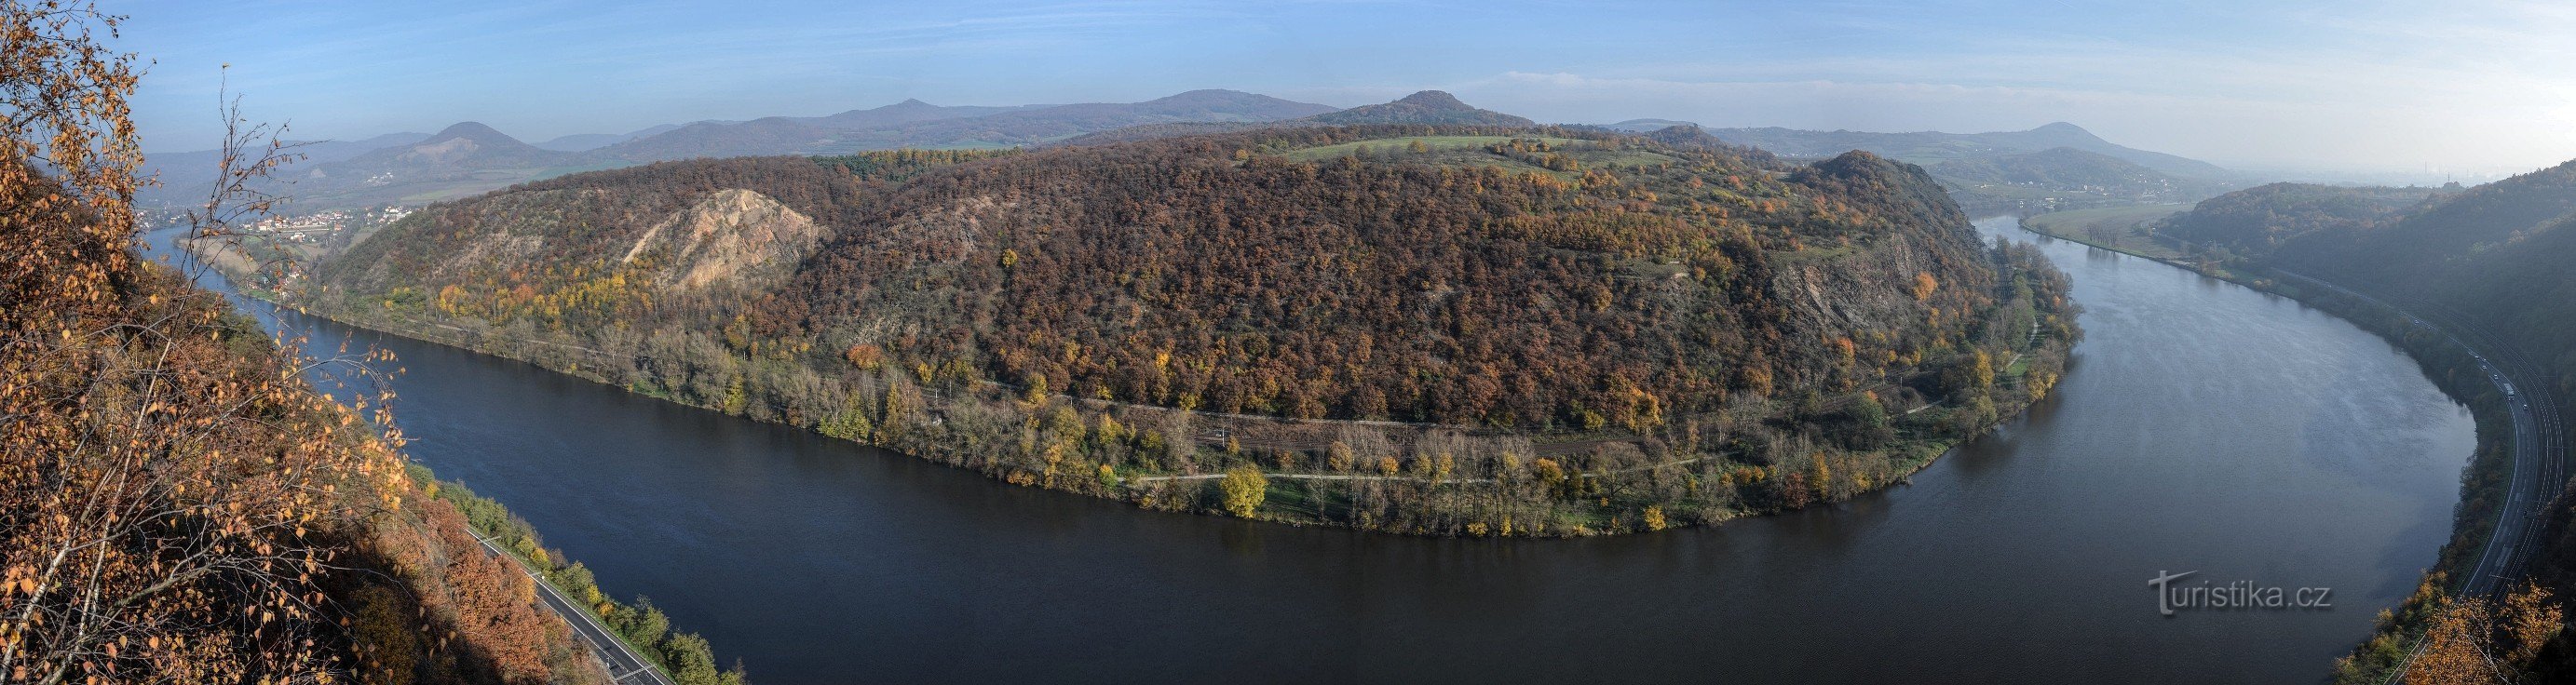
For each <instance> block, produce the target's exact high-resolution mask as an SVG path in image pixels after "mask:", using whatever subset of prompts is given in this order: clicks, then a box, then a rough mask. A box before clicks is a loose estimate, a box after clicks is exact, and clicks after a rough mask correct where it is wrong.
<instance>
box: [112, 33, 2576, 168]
mask: <svg viewBox="0 0 2576 685" xmlns="http://www.w3.org/2000/svg"><path fill="white" fill-rule="evenodd" d="M103 7H104V8H105V9H107V10H108V11H111V12H117V13H123V14H127V15H130V16H131V20H130V21H129V23H128V24H127V25H126V27H125V31H124V35H123V38H122V40H121V41H120V44H121V45H122V46H123V47H124V48H125V49H127V50H131V51H134V52H137V53H140V54H142V55H143V56H144V57H146V58H148V59H150V60H152V61H153V62H154V63H153V65H152V66H151V69H150V73H149V74H148V75H147V76H146V77H145V79H144V82H143V86H142V88H141V92H140V93H138V95H137V99H136V110H137V116H138V118H139V120H140V122H141V125H142V130H143V134H144V136H145V148H146V149H147V150H178V149H202V148H205V147H209V146H210V144H211V142H212V141H213V139H214V136H215V135H216V126H217V124H218V120H217V119H216V117H215V115H214V101H215V92H216V90H215V89H216V86H217V84H218V77H219V75H220V73H221V71H222V70H221V69H219V65H222V64H226V63H229V64H231V65H232V68H231V70H230V72H231V75H230V77H231V81H232V85H233V88H234V90H235V91H236V92H238V93H240V94H242V95H244V96H246V99H245V100H244V106H245V110H246V113H248V114H249V115H251V116H253V117H254V118H258V119H266V120H288V121H291V122H292V124H293V126H294V131H295V134H296V135H297V137H304V138H354V137H363V136H367V135H372V134H377V133H385V132H393V131H434V130H437V129H438V128H441V127H444V126H446V125H447V124H450V123H454V122H457V121H463V120H475V121H482V122H484V123H487V124H491V125H492V126H494V127H496V128H499V129H501V130H502V131H504V132H506V133H509V134H511V135H514V136H517V137H519V138H522V139H526V140H531V141H535V140H543V139H546V138H551V137H554V136H558V135H563V134H569V133H596V132H618V131H625V130H632V129H637V128H642V127H645V126H650V125H654V124H660V123H669V122H685V121H692V120H698V119H748V118H755V117H760V116H769V115H820V114H828V113H832V112H838V111H842V110H848V109H855V108H864V107H873V106H877V105H882V104H887V103H891V102H895V101H899V100H902V99H904V98H920V99H922V100H926V101H929V102H932V103H937V104H995V105H998V104H1022V103H1036V102H1048V103H1054V102H1104V101H1106V102H1126V101H1135V100H1143V99H1150V98H1154V97H1159V96H1163V95H1169V94H1172V93H1175V92H1179V91H1184V90H1190V89H1196V88H1231V89H1236V90H1246V91H1253V92H1259V93H1264V94H1269V95H1275V96H1279V97H1284V98H1289V99H1293V100H1302V101H1308V102H1320V103H1324V104H1330V105H1336V106H1345V107H1346V106H1351V105H1358V104H1365V103H1369V102H1378V101H1383V100H1387V99H1391V98H1394V97H1397V96H1401V95H1403V94H1405V93H1408V92H1412V91H1414V90H1420V89H1425V88H1438V89H1444V90H1448V91H1451V92H1453V93H1456V94H1458V96H1459V97H1461V98H1463V99H1465V100H1467V101H1468V102H1470V103H1473V104H1477V105H1479V106H1484V107H1488V108H1492V109H1498V110H1502V111H1507V112H1512V113H1515V114H1521V115H1524V116H1528V117H1531V118H1534V119H1538V120H1541V121H1551V122H1610V121H1618V120H1622V119H1629V118H1639V117H1660V118H1672V119H1684V120H1691V121H1698V122H1702V123H1705V124H1709V125H1713V126H1788V127H1796V128H1823V129H1834V128H1849V129H1854V130H1951V131H1970V130H1979V131H1982V130H2007V129H2022V128H2029V127H2032V126H2036V125H2039V124H2044V123H2047V122H2050V121H2059V120H2063V121H2071V122H2075V123H2077V124H2081V125H2083V126H2085V127H2087V128H2090V129H2092V130H2094V131H2095V132H2096V133H2099V134H2101V135H2103V136H2104V137H2106V138H2110V139H2112V140H2114V141H2116V142H2121V143H2125V144H2129V145H2133V146H2137V147H2145V148H2150V149H2157V150H2163V151H2168V152H2174V153H2178V154H2184V155H2189V156H2194V157H2199V158H2203V159H2208V160H2211V161H2215V162H2219V163H2221V164H2230V165H2236V166H2242V167H2250V168H2279V169H2328V168H2332V169H2351V170H2363V171H2386V170H2418V171H2420V170H2422V169H2426V168H2433V169H2437V170H2440V171H2458V172H2470V173H2476V172H2496V171H2519V170H2527V169H2530V168H2535V167H2539V166H2543V165H2548V164H2554V163H2557V162H2560V161H2565V160H2567V159H2569V158H2576V126H2571V125H2570V124H2571V123H2576V6H2571V5H2570V4H2568V3H2556V2H2529V1H2523V0H2471V1H2466V2H2438V3H2436V2H2420V1H2419V2H2379V1H2377V0H2346V1H2342V2H2281V3H2263V2H2249V1H2246V0H2238V1H2236V2H2196V1H2185V2H2138V1H2130V2H2114V3H2077V2H1777V3H1772V2H1700V3H1629V2H1522V3H1505V2H1366V1H1360V0H1322V1H1313V2H1295V1H1290V2H1268V3H1233V2H1070V3H1066V2H891V3H889V2H811V1H803V2H761V1H756V0H740V1H735V2H725V3H665V2H589V1H555V0H519V1H515V2H498V3H486V2H472V1H463V0H457V1H449V2H434V3H427V2H422V3H415V2H240V3H207V2H168V1H160V0H155V1H148V2H135V1H118V0H106V1H105V2H103Z"/></svg>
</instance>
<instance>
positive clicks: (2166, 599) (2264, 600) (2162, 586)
mask: <svg viewBox="0 0 2576 685" xmlns="http://www.w3.org/2000/svg"><path fill="white" fill-rule="evenodd" d="M2198 573H2200V572H2199V571H2184V572H2181V573H2170V574H2169V573H2165V572H2163V571H2157V572H2156V577H2155V578H2153V579H2149V580H2148V581H2147V586H2148V587H2153V588H2155V589H2156V613H2159V614H2163V615H2166V616H2172V615H2174V611H2175V610H2179V609H2218V610H2229V609H2332V608H2334V603H2333V596H2334V589H2333V588H2322V587H2302V588H2285V587H2279V586H2274V585H2257V584H2255V582H2254V581H2250V580H2239V581H2234V582H2229V583H2224V584H2212V583H2210V582H2209V581H2208V580H2207V579H2202V580H2201V581H2199V582H2197V583H2177V582H2175V581H2179V580H2182V579H2184V578H2187V577H2190V576H2192V575H2194V574H2198Z"/></svg>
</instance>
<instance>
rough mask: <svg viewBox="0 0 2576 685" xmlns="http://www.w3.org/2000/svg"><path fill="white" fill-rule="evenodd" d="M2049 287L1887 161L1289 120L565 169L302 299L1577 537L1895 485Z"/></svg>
mask: <svg viewBox="0 0 2576 685" xmlns="http://www.w3.org/2000/svg"><path fill="white" fill-rule="evenodd" d="M684 226H685V227H690V228H688V229H686V231H685V233H687V234H688V235H692V236H697V238H694V239H696V240H699V241H700V243H701V244H706V245H721V244H733V245H772V246H780V245H781V243H779V242H777V241H774V240H768V239H762V238H757V237H756V236H777V235H795V236H805V235H817V236H819V240H818V241H817V244H818V246H817V247H815V248H814V249H812V250H811V251H810V252H809V251H808V250H806V249H804V248H801V247H797V248H794V249H780V250H770V251H763V250H756V249H732V248H726V249H717V250H713V251H711V252H707V251H702V253H705V254H725V255H731V256H729V257H726V258H724V259H719V260H716V261H714V262H709V261H707V260H705V259H703V258H700V257H691V256H687V255H688V254H690V252H689V250H686V249H679V250H673V249H667V248H664V247H660V246H661V245H664V244H666V243H667V242H668V241H669V240H670V239H671V237H672V236H673V235H675V232H679V231H681V228H680V227H684ZM797 244H800V243H797V242H796V241H788V242H787V243H786V245H791V246H792V245H797ZM657 255H664V256H657ZM2007 259H2008V260H2012V261H2014V262H2016V263H2017V264H2018V266H2016V267H2015V268H2014V269H2013V273H2015V274H2016V277H2015V278H2014V279H2013V280H2012V281H2011V282H1998V281H1997V275H1996V274H1997V273H1998V263H1999V262H1998V260H2007ZM710 264H714V265H715V266H712V267H711V266H709V265H710ZM709 269H714V270H713V271H709ZM781 273H784V274H786V275H785V277H784V278H783V279H781V278H778V277H777V276H775V275H774V274H781ZM2053 273H2054V272H2053V271H2050V270H2048V269H2046V267H2045V265H2044V264H2040V263H2037V262H2036V257H2035V256H2033V255H2030V254H2020V253H2015V254H1997V253H1993V252H1991V251H1990V250H1988V249H1987V248H1986V247H1985V246H1984V245H1982V244H1981V243H1980V242H1979V241H1978V239H1977V238H1976V236H1975V233H1974V231H1973V229H1972V228H1970V227H1969V226H1968V225H1967V223H1966V221H1965V219H1964V217H1962V216H1960V214H1959V213H1958V211H1957V210H1956V209H1955V208H1954V207H1953V206H1952V205H1951V204H1950V202H1949V201H1948V199H1947V196H1946V195H1944V194H1943V193H1942V192H1941V190H1940V189H1939V188H1938V186H1936V185H1934V184H1933V183H1931V182H1930V180H1929V179H1928V177H1927V176H1925V175H1924V174H1923V172H1922V171H1921V170H1920V169H1918V168H1914V167H1911V166H1908V165H1904V164H1901V163H1896V162H1890V161H1887V160H1883V159H1879V158H1877V157H1874V156H1871V155H1868V154H1865V153H1859V154H1852V155H1845V156H1842V157H1838V158H1835V159H1832V160H1828V161H1826V162H1822V163H1818V164H1815V165H1812V166H1803V167H1793V166H1776V165H1774V163H1771V162H1768V161H1763V159H1759V158H1748V157H1745V156H1740V155H1738V154H1737V153H1736V152H1735V151H1734V150H1733V149H1732V148H1713V147H1702V148H1693V147H1675V146H1668V145H1665V144H1662V143H1658V142H1655V141H1652V140H1647V139H1642V138H1633V137H1624V136H1613V135H1605V134H1600V133H1585V132H1579V131H1556V130H1552V129H1550V130H1538V131H1528V130H1519V129H1497V128H1476V127H1449V128H1426V127H1422V126H1382V127H1374V128H1371V127H1357V128H1343V127H1293V128H1279V129H1266V130H1258V131H1249V132H1240V133H1230V134H1223V135H1213V136H1194V137H1181V138H1166V139H1157V140H1151V141H1146V142H1139V143H1125V144H1115V145H1101V146H1090V147H1058V148H1049V149H1044V150H1039V151H1032V152H1025V153H1018V154H995V153H957V152H945V153H938V152H895V153H868V154H862V155H856V156H848V157H825V158H818V159H812V160H807V159H796V158H760V159H731V160H703V161H691V162H676V163H663V164H655V165H650V166H644V167H636V168H630V169H622V170H617V171H608V172H599V173H593V174H582V175H575V176H568V177H564V178H558V179H552V180H548V181H543V182H538V183H531V184H526V185H522V186H519V187H516V188H512V189H510V190H507V191H504V192H499V193H494V194H490V195H486V196H483V197H479V198H474V199H471V200H466V201H460V202H452V203H445V204H441V205H437V206H433V207H431V208H429V209H427V210H424V211H422V212H421V213H419V214H416V215H414V216H413V217H411V218H408V219H405V220H404V221H402V222H399V223H397V224H396V225H395V226H394V227H392V228H389V229H387V230H386V231H385V232H384V233H383V234H382V235H380V236H379V237H377V238H375V239H371V240H369V241H367V242H365V243H362V244H360V245H359V246H358V247H357V248H356V249H353V250H351V251H350V252H349V253H347V254H346V255H345V256H343V257H341V258H339V259H335V260H333V261H330V262H326V263H324V264H322V265H320V268H319V269H318V270H317V271H315V272H314V276H313V278H312V282H311V283H308V284H305V285H304V286H303V287H302V288H301V289H300V294H298V295H295V296H294V297H295V298H296V301H297V302H298V303H300V304H303V305H305V306H308V307H311V308H313V309H314V310H315V311H319V312H324V313H327V314H329V315H331V316H334V317H339V318H344V319H346V320H350V321H353V322H357V323H360V324H363V325H368V326H374V327H380V328H386V329H390V330H396V331H401V332H405V333H406V334H411V335H419V336H423V337H430V338H432V339H438V340H445V341H448V342H451V343H455V344H461V345H466V346H470V347H475V348H477V349H484V350H489V351H493V352H498V353H502V354H508V355H511V356H515V357H520V358H523V359H529V360H531V361H535V362H537V363H540V364H544V365H547V366H550V367H552V368H556V369H559V370H565V371H569V372H575V373H580V374H583V375H586V376H590V377H593V378H597V379H600V380H603V381H606V382H610V383H614V384H617V385H620V386H624V387H628V388H631V389H635V390H637V391H639V392H645V393H648V394H654V395H658V396H663V397H669V398H671V399H674V400H678V401H681V402H686V403H690V404H696V405H700V406H706V407H711V408H716V409H719V410H723V411H727V412H730V413H737V414H742V415H745V416H750V417H753V418H758V419H763V420H770V421H778V422H783V423H788V424H791V425H797V426H803V427H808V428H812V429H814V430H817V431H821V432H824V433H827V434H831V435H836V436H840V437H846V438H851V439H857V440H863V441H868V442H873V443H876V444H880V445H886V446H889V447H893V448H896V449H900V450H903V451H906V452H910V453H913V454H918V455H922V456H924V457H928V458H931V459H935V460H939V461H943V462H947V463H951V464H955V465H958V466H963V467H967V468H973V469H976V470H979V471H983V472H986V473H988V474H991V475H993V476H995V477H999V478H1004V479H1006V480H1010V481H1012V482H1016V483H1026V484H1034V485H1041V486H1045V487H1051V488H1056V489H1063V490H1071V491H1077V492H1084V493H1089V494H1094V495H1100V496H1108V497H1117V498H1121V499H1127V500H1130V501H1136V502H1138V503H1140V504H1143V505H1145V506H1148V507H1152V508H1158V509H1176V510H1218V511H1232V512H1233V513H1236V514H1238V515H1244V516H1252V517H1257V518H1272V519H1280V520H1288V521H1303V522H1313V523H1326V524H1334V525H1344V526H1354V527H1360V528H1370V529H1382V530H1394V531H1405V532H1418V533H1436V534H1513V535H1575V534H1589V533H1601V532H1622V531H1628V530H1646V529H1655V528H1660V527H1663V526H1665V525H1678V524H1684V523H1701V522H1714V521H1718V520H1723V519H1725V518H1729V517H1732V516H1736V515H1741V514H1743V513H1749V512H1759V511H1769V510H1775V509H1780V508H1793V507H1796V506H1802V505H1804V504H1806V503H1809V502H1813V501H1821V500H1828V499H1835V498H1840V497H1847V496H1849V495H1850V494H1852V493H1855V492H1859V491H1863V490H1866V489H1869V488H1872V487H1876V486H1877V485H1880V484H1884V483H1888V482H1892V481H1893V480H1895V479H1896V478H1898V477H1900V476H1901V475H1902V474H1903V473H1905V472H1907V471H1910V470H1911V469H1913V468H1917V467H1919V466H1920V465H1921V464H1922V463H1923V462H1924V461H1925V460H1927V459H1928V458H1929V457H1930V456H1932V455H1934V454H1937V453H1938V451H1939V449H1940V448H1941V447H1942V446H1945V445H1947V444H1948V443H1949V442H1950V441H1953V440H1956V439H1957V437H1958V436H1959V435H1961V434H1963V432H1967V431H1974V430H1977V429H1980V428H1982V427H1983V426H1984V425H1986V424H1988V423H1990V422H1992V421H1994V420H1997V418H1998V417H1999V416H2003V415H2008V414H2009V413H2010V412H2012V411H2014V408H2015V407H2018V406H2019V405H2020V404H2022V403H2024V402H2027V401H2028V400H2029V399H2030V398H2031V397H2032V396H2034V395H2035V394H2037V393H2039V392H2044V390H2045V388H2046V387H2047V385H2048V384H2049V383H2050V382H2053V379H2054V377H2055V374H2056V373H2058V371H2057V368H2058V367H2057V366H2056V364H2057V363H2058V361H2057V359H2058V358H2059V356H2058V355H2060V354H2061V353H2062V350H2063V347H2064V345H2065V344H2066V343H2067V341H2069V340H2071V337H2072V328H2071V324H2070V323H2068V322H2069V321H2071V318H2070V317H2067V316H2066V314H2067V312H2066V310H2065V307H2066V306H2067V305H2065V303H2064V301H2063V299H2062V297H2061V296H2060V295H2059V293H2061V292H2062V289H2063V287H2064V284H2063V282H2062V280H2059V279H2058V278H2057V277H2055V276H2053ZM700 274H722V275H718V276H711V277H708V278H699V277H698V275H700ZM758 274H773V275H771V276H758ZM772 283H774V284H775V285H774V286H773V285H770V284H772ZM702 284H724V285H725V286H726V287H715V288H701V287H698V286H699V285H702ZM2034 322H2037V323H2039V324H2041V325H2040V326H2039V328H2041V329H2042V332H2043V334H2044V335H2042V336H2040V337H2039V338H2037V339H2038V340H2040V341H2042V342H2043V344H2042V345H2040V346H2039V347H2038V348H2031V349H2023V347H2022V346H2023V345H2024V344H2026V343H2028V342H2030V341H2031V340H2032V339H2033V338H2032V337H2031V336H2030V335H2029V332H2030V331H2031V330H2032V327H2033V326H2032V324H2033V323H2034ZM2023 356H2027V357H2028V360H2029V361H2031V362H2032V363H2030V364H2019V365H2014V366H2012V367H2011V368H2008V369H2007V368H1995V367H1993V366H1992V364H1995V363H2000V360H2002V359H2004V358H2006V357H2023ZM1930 399H1948V400H1950V401H1951V402H1952V404H1951V405H1950V407H1949V408H1943V407H1935V408H1931V409H1929V410H1926V411H1921V412H1916V413H1914V414H1910V415H1907V416H1908V418H1906V419H1905V420H1903V421H1898V420H1895V419H1893V418H1891V417H1893V416H1895V415H1897V414H1896V412H1898V411H1900V410H1902V409H1907V408H1912V407H1917V406H1921V405H1923V404H1925V403H1926V402H1928V401H1929V400H1930ZM1657 464H1664V465H1665V466H1656V465H1657ZM1228 472H1234V473H1237V476H1230V478H1236V479H1237V480H1241V479H1245V478H1248V479H1252V480H1255V481H1260V482H1263V483H1264V484H1263V485H1260V486H1258V487H1253V488H1251V489H1250V490H1249V492H1252V493H1262V494H1264V495H1266V496H1267V497H1268V499H1266V500H1265V499H1264V498H1263V497H1260V496H1254V497H1251V498H1250V501H1251V504H1248V505H1247V504H1245V503H1244V502H1245V499H1244V497H1243V495H1244V494H1245V493H1246V492H1247V491H1246V490H1245V489H1243V488H1231V489H1229V488H1213V487H1209V486H1211V485H1213V483H1212V482H1211V481H1212V480H1213V479H1215V478H1216V476H1217V474H1220V473H1228ZM1656 474H1665V475H1656ZM1694 474H1695V475H1694ZM1576 476H1579V477H1576ZM1684 476H1687V477H1688V478H1693V479H1701V480H1702V481H1704V482H1711V483H1714V482H1724V483H1726V484H1727V485H1726V486H1725V487H1720V488H1709V489H1690V488H1681V487H1680V485H1681V482H1682V481H1681V480H1680V479H1681V478H1683V477H1684ZM1220 490H1225V491H1228V492H1231V493H1233V495H1227V494H1226V493H1225V492H1219V491H1220ZM1263 501H1268V502H1270V503H1271V504H1268V505H1263V504H1261V502H1263Z"/></svg>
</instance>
